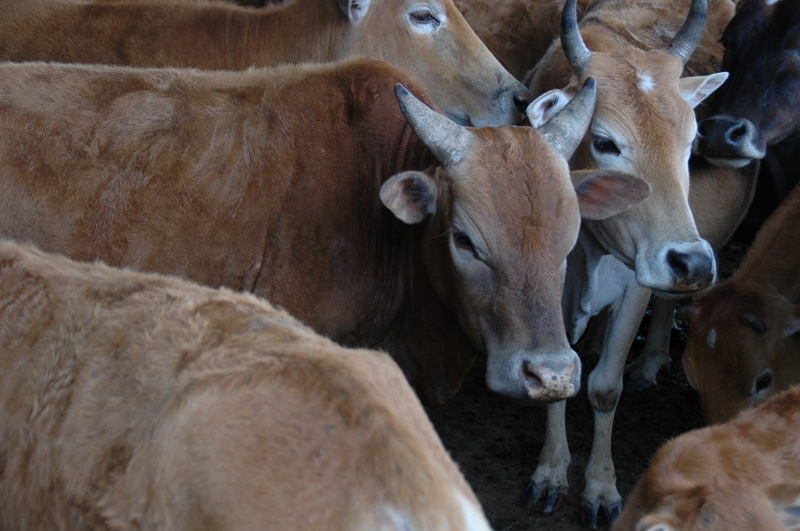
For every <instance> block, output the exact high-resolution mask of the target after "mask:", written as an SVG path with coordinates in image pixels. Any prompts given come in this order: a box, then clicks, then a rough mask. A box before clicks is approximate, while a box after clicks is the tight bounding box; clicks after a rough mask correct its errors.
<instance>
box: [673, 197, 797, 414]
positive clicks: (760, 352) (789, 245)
mask: <svg viewBox="0 0 800 531" xmlns="http://www.w3.org/2000/svg"><path fill="white" fill-rule="evenodd" d="M798 224H800V189H795V190H794V192H792V194H791V195H790V196H789V197H788V198H787V199H786V201H785V202H784V203H783V204H782V206H781V207H780V208H779V209H778V210H777V211H776V212H775V213H774V214H773V215H772V216H771V217H770V218H769V220H768V221H767V222H766V223H765V224H764V226H763V227H762V228H761V230H760V231H759V233H758V235H757V236H756V239H755V241H754V242H753V245H752V246H751V247H750V249H749V250H748V252H747V256H746V257H745V259H744V261H743V262H742V264H741V265H740V266H739V268H738V269H737V270H736V271H735V272H734V273H733V275H732V276H731V277H730V278H728V279H727V280H725V281H724V282H723V283H721V284H720V285H718V286H715V287H714V288H712V289H710V290H708V291H706V292H705V293H703V294H702V295H701V296H699V297H698V298H697V300H696V301H695V302H694V304H693V307H692V308H693V310H692V312H691V319H690V327H689V329H690V333H689V339H688V342H687V344H686V350H685V351H684V358H683V361H684V367H685V369H686V373H687V376H688V377H689V379H690V381H691V382H692V384H693V385H694V387H695V388H696V389H697V391H698V392H699V394H700V401H701V404H702V407H703V413H704V415H705V418H706V420H707V421H708V422H723V421H726V420H728V419H730V418H731V417H733V416H734V415H735V414H736V413H738V412H739V411H740V410H742V409H744V408H748V407H753V406H756V405H758V404H760V403H762V402H763V401H764V400H766V399H767V398H768V397H769V396H771V395H773V394H774V393H776V392H779V391H782V390H784V389H786V388H787V387H789V386H791V385H793V384H795V383H798V382H800V267H798V261H800V231H799V230H798ZM754 316H757V318H758V319H760V320H761V321H762V322H763V324H764V325H765V329H763V330H761V329H760V327H754V326H753V317H754ZM712 330H713V331H714V332H713V334H712V336H711V337H712V338H713V341H711V340H710V339H709V337H710V336H709V334H711V333H712ZM709 343H713V346H712V345H710V344H709ZM766 369H769V370H771V373H772V382H771V384H770V385H768V386H766V387H765V388H763V389H761V388H760V387H761V386H759V385H757V379H758V377H759V375H761V374H762V373H763V371H764V370H766ZM762 385H763V383H762Z"/></svg>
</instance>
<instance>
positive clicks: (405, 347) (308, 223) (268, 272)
mask: <svg viewBox="0 0 800 531" xmlns="http://www.w3.org/2000/svg"><path fill="white" fill-rule="evenodd" d="M0 70H2V76H0V77H1V78H2V80H3V81H2V82H0V84H3V89H2V94H3V96H2V98H0V99H2V103H1V104H0V107H2V110H0V153H1V155H0V177H1V178H2V181H1V182H0V190H2V194H0V196H2V198H0V203H1V204H0V233H2V234H3V235H4V236H6V237H12V238H15V239H18V240H25V241H31V242H34V243H36V244H38V245H40V246H41V247H43V248H44V249H45V250H48V251H53V252H61V253H63V254H66V255H68V256H70V257H74V258H77V259H82V260H94V259H102V260H104V261H106V262H107V263H109V264H111V265H118V266H129V267H133V268H136V269H140V270H145V271H157V272H162V273H167V274H174V275H179V276H183V277H186V278H189V279H192V280H194V281H197V282H201V283H204V284H208V285H210V286H227V287H231V288H233V289H237V290H242V291H250V292H253V293H255V294H256V295H259V296H262V297H265V298H267V299H268V300H270V301H271V302H273V303H274V304H276V305H279V306H281V307H283V308H286V309H288V310H289V311H290V312H291V313H292V314H293V315H295V316H296V317H298V318H300V319H301V320H302V321H304V322H305V323H306V324H308V325H310V326H312V327H313V328H314V329H315V330H317V331H319V332H321V333H323V334H325V335H327V336H330V337H333V338H334V339H336V340H337V341H340V342H343V343H346V344H348V345H358V346H371V347H381V348H384V349H386V350H388V351H389V352H390V353H391V354H392V355H393V356H394V357H395V359H397V360H398V361H399V363H400V365H401V366H402V367H403V369H404V370H405V371H406V373H407V374H408V376H409V378H410V380H411V381H412V382H413V383H414V384H415V386H416V387H417V389H418V390H419V391H420V393H421V395H422V396H424V397H425V398H426V399H427V400H429V401H431V402H438V401H441V400H443V399H445V398H446V397H447V396H449V395H451V394H452V393H453V392H454V391H455V390H456V389H457V387H458V385H459V383H460V380H461V378H462V377H463V375H464V373H465V372H466V370H467V369H468V368H469V367H470V365H471V364H472V360H473V358H474V356H475V355H476V353H477V352H487V353H488V355H489V358H488V360H489V369H488V371H487V379H488V380H489V385H490V386H491V387H492V388H493V389H495V390H498V391H500V392H505V393H507V394H511V395H514V396H526V395H527V396H530V397H532V398H541V399H552V398H554V397H556V396H561V395H570V394H573V393H574V392H576V391H577V387H578V385H579V383H578V382H579V380H578V378H579V375H580V367H579V360H578V359H577V355H576V354H575V353H574V352H573V351H572V350H571V349H570V348H569V346H568V345H567V343H566V338H565V334H564V328H563V321H562V320H561V319H562V318H561V313H560V311H559V307H560V304H559V300H560V290H561V282H562V281H561V280H560V279H559V276H560V274H561V272H560V271H561V269H562V267H563V262H564V260H565V259H566V255H567V253H568V251H569V249H570V248H571V247H572V245H573V244H574V241H575V238H576V236H577V231H578V226H579V223H580V213H579V210H578V209H579V205H580V208H584V205H585V204H586V202H587V201H588V200H590V199H591V198H592V197H593V196H595V195H597V194H594V192H592V190H595V191H597V190H600V189H601V188H602V187H603V185H604V183H606V184H608V183H611V184H613V183H614V182H617V183H625V185H624V186H623V189H620V190H617V191H616V192H615V193H614V194H608V193H607V192H602V190H600V192H601V193H600V195H597V197H600V198H602V197H605V196H608V199H610V200H617V198H623V199H620V200H621V201H625V200H627V201H628V202H627V203H625V204H624V205H619V208H617V210H614V211H615V212H616V211H619V209H621V208H624V207H626V206H627V205H628V204H630V203H631V202H633V203H635V202H636V201H640V200H641V199H642V197H644V196H640V197H638V198H635V199H631V197H632V196H631V193H632V192H633V193H635V194H639V193H640V192H639V191H641V190H642V189H641V187H638V186H637V184H638V183H639V181H637V180H635V179H634V178H632V177H620V178H615V177H614V176H611V175H608V176H602V175H601V176H598V178H596V179H589V180H587V182H585V183H584V184H583V185H581V186H580V187H579V189H580V190H581V192H582V193H581V199H580V201H579V199H578V198H576V195H575V190H574V188H573V184H572V183H571V181H570V179H569V175H568V173H567V166H566V163H565V161H564V159H563V154H562V155H559V153H558V152H557V151H555V150H554V149H553V148H552V147H550V145H549V144H548V141H547V140H546V138H547V136H546V135H545V133H544V132H539V131H537V130H534V129H533V128H517V127H510V126H509V127H502V128H480V129H471V128H462V127H460V126H458V125H456V124H454V123H453V122H450V121H449V120H447V119H446V118H444V117H443V116H441V115H439V114H438V113H435V112H434V111H432V110H430V109H428V108H427V107H425V106H424V105H422V104H419V105H420V106H422V107H423V108H424V109H425V110H426V112H427V113H426V116H429V118H430V119H431V120H434V121H438V122H441V123H442V124H443V125H442V127H446V128H447V131H446V132H445V133H444V134H443V135H442V136H444V137H447V138H452V139H455V138H458V139H460V140H459V143H458V144H457V145H453V146H451V147H442V146H440V145H439V146H438V147H435V152H436V153H438V154H437V157H440V158H441V159H442V160H444V161H449V162H448V163H447V164H445V165H444V166H441V167H440V166H438V165H434V166H431V164H432V163H433V162H434V160H435V159H434V158H433V154H432V153H431V152H430V151H429V150H428V147H427V146H426V144H423V142H422V141H420V139H419V138H418V137H417V136H415V135H414V134H413V133H412V130H411V128H410V127H409V125H408V123H407V121H406V119H405V118H404V116H403V114H402V113H401V109H400V108H399V107H398V104H397V101H396V97H395V95H394V93H393V90H394V88H393V87H394V85H395V84H396V83H398V81H404V82H405V83H411V81H410V80H408V79H407V78H406V75H405V74H403V73H402V72H401V71H399V70H398V69H395V68H392V67H390V66H388V65H386V64H385V63H382V62H377V61H369V60H358V61H354V62H350V63H347V64H344V65H338V66H337V65H324V66H314V65H306V66H302V67H285V68H282V69H270V70H253V71H248V72H197V71H187V70H174V69H167V70H158V69H155V70H147V69H143V70H139V69H128V68H114V67H98V66H95V67H90V66H80V65H54V64H36V63H33V64H6V65H3V66H1V67H0ZM410 86H412V87H413V86H414V85H413V83H411V84H410ZM417 103H419V102H417ZM571 105H572V104H571ZM575 105H576V108H581V109H582V110H583V114H582V118H581V119H582V120H584V121H583V125H581V124H580V123H579V121H578V122H576V121H575V120H567V121H566V122H564V121H561V122H557V121H554V122H553V124H554V125H558V124H561V125H564V124H565V123H568V124H569V125H570V126H573V127H577V129H575V131H574V132H573V133H572V137H573V138H574V141H575V142H577V139H578V138H580V136H582V129H581V127H585V125H586V123H587V121H588V117H589V116H590V113H589V111H588V109H590V108H591V105H590V102H589V103H587V102H586V100H585V99H584V100H583V101H582V103H580V105H582V107H577V106H578V104H575ZM576 108H573V109H572V110H576ZM562 112H564V111H562ZM559 116H561V113H559ZM553 120H555V118H554V119H553ZM418 129H422V130H423V131H422V132H423V133H424V134H425V135H430V134H431V133H430V132H429V131H428V129H429V126H428V125H425V126H419V127H418ZM555 136H556V137H557V139H558V140H559V141H562V140H563V139H564V138H565V137H566V136H567V135H565V134H560V133H559V134H557V135H555ZM426 142H428V143H429V144H430V145H434V144H435V143H434V142H433V141H432V140H431V139H428V140H426ZM432 149H434V148H432ZM456 154H457V155H458V157H456V158H454V157H455V155H456ZM447 168H449V169H447ZM422 170H425V172H423V171H422ZM454 176H457V177H454ZM498 183H503V184H502V185H499V184H498ZM533 183H535V184H536V186H533V185H532V184H533ZM626 190H628V191H626ZM637 190H638V191H637ZM603 194H605V195H603ZM626 195H627V198H628V199H624V198H625V197H626ZM599 215H608V212H606V213H605V214H603V213H602V212H601V213H600V214H599ZM532 324H535V326H532ZM542 371H543V372H542Z"/></svg>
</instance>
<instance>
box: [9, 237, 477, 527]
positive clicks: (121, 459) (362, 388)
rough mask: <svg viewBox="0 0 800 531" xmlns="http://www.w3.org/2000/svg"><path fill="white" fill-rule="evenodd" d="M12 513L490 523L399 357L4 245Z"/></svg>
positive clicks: (109, 518)
mask: <svg viewBox="0 0 800 531" xmlns="http://www.w3.org/2000/svg"><path fill="white" fill-rule="evenodd" d="M0 280H2V281H1V282H0V292H2V295H0V300H2V305H0V315H1V316H2V323H3V326H1V327H0V344H2V355H0V366H2V371H0V418H1V419H2V422H0V426H1V428H0V449H1V450H0V451H1V452H2V455H3V461H2V471H3V474H2V478H0V527H1V528H3V529H26V530H29V531H36V530H41V531H45V530H48V531H49V530H52V529H63V530H67V529H74V530H79V529H164V530H167V529H169V530H184V531H188V530H210V529H219V530H222V529H252V530H255V529H310V528H311V529H314V528H316V529H341V530H349V529H354V530H365V531H366V530H373V529H385V530H397V531H401V530H406V531H410V530H420V531H421V530H428V529H439V530H452V531H456V530H462V529H470V530H475V531H478V530H480V531H488V530H489V524H488V523H487V521H486V519H485V517H484V515H483V511H482V510H481V507H480V504H479V502H478V500H477V499H476V498H475V495H474V494H473V492H472V490H471V489H470V488H469V486H468V485H467V483H466V481H465V480H464V478H463V476H462V475H461V473H460V472H459V470H458V468H457V466H456V464H455V463H454V462H453V461H452V459H451V458H450V456H449V455H448V453H447V451H446V450H445V449H444V447H443V446H442V444H441V441H440V440H439V438H438V437H437V435H436V432H435V431H434V429H433V426H432V425H431V423H430V421H429V420H428V418H427V416H426V414H425V411H424V410H423V409H422V407H421V404H420V402H419V400H418V399H417V398H416V396H415V395H414V393H413V391H412V389H411V388H410V387H409V385H408V383H407V382H406V380H405V378H404V376H403V374H402V372H401V371H400V370H399V368H398V367H397V365H396V364H395V363H394V362H393V361H392V360H391V358H389V357H388V356H387V355H386V354H384V353H382V352H378V351H371V350H355V349H346V348H343V347H341V346H339V345H337V344H335V343H334V342H332V341H330V340H328V339H326V338H323V337H321V336H320V335H318V334H316V333H314V332H312V331H311V330H310V329H308V328H307V327H305V326H304V325H302V324H300V323H299V322H298V321H297V320H295V319H294V318H292V317H291V316H290V315H289V314H287V313H286V312H284V311H281V310H278V309H275V308H274V307H273V306H271V305H269V304H268V303H267V302H266V301H264V300H262V299H259V298H257V297H254V296H252V295H250V294H246V293H245V294H243V293H234V292H232V291H230V290H227V289H211V288H208V287H204V286H199V285H197V284H194V283H191V282H187V281H184V280H181V279H178V278H175V277H167V276H163V275H159V274H152V273H151V274H144V273H139V272H134V271H130V270H121V269H116V268H111V267H108V266H105V265H103V264H101V263H94V264H92V263H79V262H75V261H73V260H70V259H68V258H66V257H64V256H62V255H57V254H48V253H43V252H41V251H40V250H38V249H36V248H34V247H32V246H28V245H20V244H18V243H15V242H11V241H8V240H3V241H0Z"/></svg>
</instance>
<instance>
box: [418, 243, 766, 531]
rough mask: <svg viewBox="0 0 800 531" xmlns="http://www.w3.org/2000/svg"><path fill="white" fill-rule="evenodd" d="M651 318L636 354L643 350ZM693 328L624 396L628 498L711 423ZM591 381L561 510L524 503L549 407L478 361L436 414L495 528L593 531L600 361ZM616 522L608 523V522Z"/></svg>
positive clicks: (620, 441) (573, 408)
mask: <svg viewBox="0 0 800 531" xmlns="http://www.w3.org/2000/svg"><path fill="white" fill-rule="evenodd" d="M750 237H752V234H749V233H745V234H743V235H740V236H739V237H738V238H735V240H734V241H733V243H731V244H729V245H728V246H727V247H726V248H725V249H724V250H723V253H722V255H721V258H720V273H721V276H722V277H725V276H728V275H729V274H730V272H731V271H732V269H733V267H735V264H736V263H737V262H738V260H740V259H741V256H742V255H743V254H744V250H745V249H746V243H747V241H748V239H749V238H750ZM646 333H647V327H646V319H645V323H643V326H642V328H641V329H640V335H639V337H637V340H636V342H635V343H634V345H633V348H632V349H631V353H630V356H629V357H630V359H633V357H635V356H636V355H638V353H639V352H640V351H641V348H642V347H643V344H644V336H645V335H646ZM684 341H685V331H683V330H680V329H673V333H672V339H671V342H670V351H671V353H672V362H671V364H670V367H669V369H668V370H664V371H662V372H661V373H660V374H659V378H658V385H657V387H656V388H654V389H650V390H646V391H642V392H639V393H632V394H623V396H622V398H621V399H620V402H619V407H618V409H617V414H616V417H615V422H614V434H613V447H612V454H613V459H614V465H615V466H616V472H617V488H618V489H619V491H620V494H621V495H622V497H623V503H624V499H625V497H626V495H627V494H628V493H629V492H630V491H631V489H632V488H633V486H634V485H635V483H636V481H637V480H638V478H639V476H640V475H641V474H642V473H643V472H644V471H645V470H646V468H647V466H648V464H649V461H650V458H651V456H652V455H653V453H654V452H655V451H656V450H657V449H658V448H659V447H660V446H661V445H662V444H663V443H664V442H665V441H667V440H668V439H669V438H671V437H674V436H677V435H679V434H681V433H683V432H685V431H688V430H691V429H695V428H698V427H701V426H703V419H702V416H701V413H700V407H699V403H698V401H697V396H696V394H695V392H694V391H693V390H692V389H691V388H690V387H689V385H688V384H687V382H686V378H685V377H684V375H683V369H682V367H681V361H680V354H681V352H682V350H683V345H684ZM582 361H583V363H584V368H583V385H582V389H581V392H580V393H579V394H578V395H577V397H575V398H572V399H570V400H569V401H568V405H567V437H568V440H569V445H570V452H571V454H572V466H571V467H570V472H569V483H570V492H569V495H568V498H567V503H566V504H565V505H564V506H563V507H562V508H561V509H560V510H559V511H558V512H557V513H556V514H555V515H543V514H540V513H538V512H533V513H528V512H526V511H524V510H523V509H522V508H521V507H520V505H519V498H520V496H521V494H522V493H523V491H524V489H525V487H526V485H527V484H528V480H529V478H530V475H531V474H532V473H533V471H534V469H535V467H536V463H537V459H538V455H539V451H540V450H541V448H542V444H543V442H544V426H545V418H546V407H545V406H544V405H543V404H536V403H532V402H523V401H517V400H512V399H510V398H506V397H502V396H499V395H497V394H495V393H492V392H491V391H489V390H488V388H487V387H486V384H485V383H484V380H483V376H484V365H483V363H482V362H481V361H479V362H478V363H476V365H475V366H474V367H473V369H472V370H471V371H470V373H469V374H468V375H467V378H466V380H465V382H464V385H463V387H462V388H461V390H460V391H459V393H458V394H457V395H456V397H455V398H454V399H453V400H451V401H450V402H448V403H446V404H444V405H443V406H439V407H437V408H431V409H429V410H428V413H429V415H430V417H431V420H432V421H433V423H434V425H435V426H436V429H437V431H438V432H439V435H440V437H441V438H442V441H443V442H444V445H445V446H446V447H447V449H448V450H449V451H450V453H451V455H452V456H453V459H455V461H456V462H457V463H458V464H459V466H460V467H461V469H462V471H463V472H464V475H465V476H466V478H467V481H468V482H469V483H470V484H471V485H472V488H473V489H474V490H475V493H476V494H477V496H478V498H479V499H480V501H481V503H482V504H483V507H484V510H485V511H486V514H487V516H488V517H489V520H490V521H491V523H492V525H493V527H494V529H495V530H498V531H506V530H514V531H523V530H528V529H537V530H548V531H565V530H576V529H585V528H583V527H582V526H581V525H580V524H579V523H578V518H577V513H578V503H579V501H580V493H581V491H582V490H583V487H584V480H583V469H584V467H585V465H586V461H587V459H588V456H589V450H590V449H591V444H592V429H593V418H592V409H591V406H590V404H589V401H588V399H587V397H586V376H587V375H588V373H589V372H590V371H591V368H592V367H593V366H594V363H595V362H596V360H593V359H583V360H582ZM606 527H608V526H606Z"/></svg>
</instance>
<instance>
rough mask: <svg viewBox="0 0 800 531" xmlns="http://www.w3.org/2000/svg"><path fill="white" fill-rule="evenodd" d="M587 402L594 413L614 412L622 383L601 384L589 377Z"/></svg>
mask: <svg viewBox="0 0 800 531" xmlns="http://www.w3.org/2000/svg"><path fill="white" fill-rule="evenodd" d="M588 394H589V402H590V403H591V404H592V408H593V409H594V410H595V411H601V412H608V411H614V409H616V407H617V403H618V402H619V397H620V395H621V394H622V382H621V381H620V382H619V385H617V384H611V385H607V384H603V383H600V382H596V381H592V378H591V376H590V377H589V391H588Z"/></svg>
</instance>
